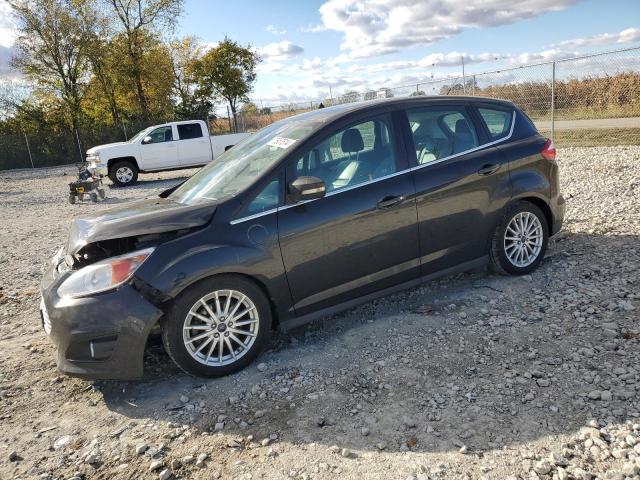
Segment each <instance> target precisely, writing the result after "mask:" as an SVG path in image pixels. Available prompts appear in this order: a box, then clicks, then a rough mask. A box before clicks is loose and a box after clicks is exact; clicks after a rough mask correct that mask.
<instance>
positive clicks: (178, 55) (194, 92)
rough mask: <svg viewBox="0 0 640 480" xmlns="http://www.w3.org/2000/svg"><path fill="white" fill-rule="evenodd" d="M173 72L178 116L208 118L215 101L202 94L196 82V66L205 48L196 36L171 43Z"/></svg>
mask: <svg viewBox="0 0 640 480" xmlns="http://www.w3.org/2000/svg"><path fill="white" fill-rule="evenodd" d="M169 51H170V52H171V68H172V72H173V92H174V95H175V96H176V98H177V100H178V102H177V104H176V107H175V113H176V116H177V117H178V118H183V119H189V118H202V119H204V118H207V116H208V114H209V111H210V110H211V108H212V107H213V103H212V102H211V101H210V100H209V99H208V98H206V97H205V96H203V95H202V92H200V91H199V90H198V88H197V87H198V85H197V83H196V76H195V68H196V64H197V62H198V60H199V59H200V58H201V57H202V55H203V54H204V48H203V46H202V45H201V44H200V42H199V41H198V39H197V38H195V37H184V38H183V39H180V40H174V41H172V42H171V43H170V44H169Z"/></svg>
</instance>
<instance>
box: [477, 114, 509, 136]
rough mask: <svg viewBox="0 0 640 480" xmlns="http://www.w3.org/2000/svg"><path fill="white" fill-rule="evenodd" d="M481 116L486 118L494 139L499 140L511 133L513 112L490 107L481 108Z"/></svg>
mask: <svg viewBox="0 0 640 480" xmlns="http://www.w3.org/2000/svg"><path fill="white" fill-rule="evenodd" d="M478 112H480V116H481V117H482V119H483V120H484V123H485V124H486V125H487V129H488V130H489V135H491V138H492V139H493V140H498V139H500V138H504V137H506V136H507V135H509V131H510V130H511V115H513V112H505V111H504V110H492V109H490V108H479V109H478Z"/></svg>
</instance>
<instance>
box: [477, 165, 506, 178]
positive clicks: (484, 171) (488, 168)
mask: <svg viewBox="0 0 640 480" xmlns="http://www.w3.org/2000/svg"><path fill="white" fill-rule="evenodd" d="M500 167H501V165H500V164H499V163H488V164H487V165H483V166H482V168H481V169H480V170H478V175H485V176H486V175H491V174H493V173H496V172H497V171H498V170H500Z"/></svg>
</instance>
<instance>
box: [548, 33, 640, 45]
mask: <svg viewBox="0 0 640 480" xmlns="http://www.w3.org/2000/svg"><path fill="white" fill-rule="evenodd" d="M629 42H640V28H627V29H625V30H622V31H621V32H618V33H601V34H600V35H592V36H590V37H583V38H574V39H571V40H565V41H563V42H560V43H557V44H555V45H552V46H554V47H563V48H580V47H594V46H600V45H610V44H612V43H613V44H615V43H629Z"/></svg>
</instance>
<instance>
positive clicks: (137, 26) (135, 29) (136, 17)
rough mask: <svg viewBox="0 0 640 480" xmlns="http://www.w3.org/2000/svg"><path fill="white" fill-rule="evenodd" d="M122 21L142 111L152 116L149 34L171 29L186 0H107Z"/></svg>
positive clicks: (131, 71) (126, 50) (146, 116)
mask: <svg viewBox="0 0 640 480" xmlns="http://www.w3.org/2000/svg"><path fill="white" fill-rule="evenodd" d="M104 1H105V2H106V4H107V5H108V6H109V7H110V9H111V11H112V12H113V14H114V15H115V19H116V23H118V24H119V25H120V28H121V32H122V34H123V35H122V37H123V40H124V44H125V45H124V46H125V50H124V52H123V53H124V55H125V56H126V58H127V59H128V63H129V69H130V75H131V79H132V80H133V84H134V86H135V90H136V95H137V99H138V105H139V107H140V114H141V117H142V119H143V120H149V119H150V112H149V99H148V97H147V93H146V92H145V82H144V65H143V64H144V56H145V54H146V53H147V52H148V49H147V46H148V42H147V40H148V38H149V36H151V37H153V36H154V34H156V35H159V34H160V32H162V31H163V30H169V31H171V30H172V29H173V28H174V27H175V24H176V21H177V19H178V17H179V16H180V14H181V13H182V5H183V0H104Z"/></svg>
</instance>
